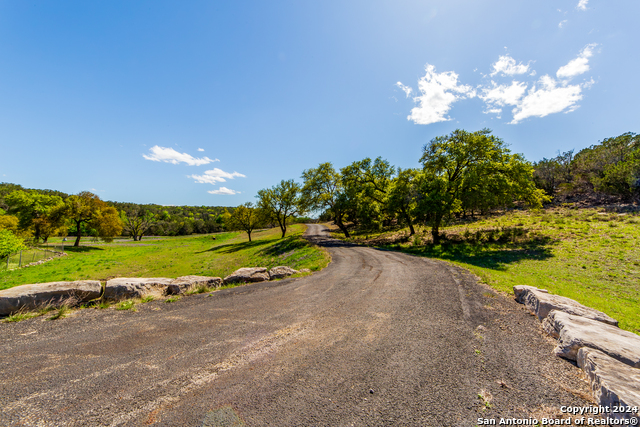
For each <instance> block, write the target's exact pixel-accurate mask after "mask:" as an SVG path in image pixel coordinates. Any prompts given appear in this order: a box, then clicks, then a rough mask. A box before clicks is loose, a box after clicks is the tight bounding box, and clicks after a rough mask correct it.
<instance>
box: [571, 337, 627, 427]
mask: <svg viewBox="0 0 640 427" xmlns="http://www.w3.org/2000/svg"><path fill="white" fill-rule="evenodd" d="M577 362H578V366H580V367H581V368H582V370H583V371H584V372H585V373H586V374H587V377H588V378H589V383H590V384H591V390H592V391H593V395H594V397H595V398H596V403H597V404H598V405H601V406H608V407H610V408H611V407H613V406H631V407H634V406H635V407H640V369H637V368H632V367H630V366H628V365H625V364H624V363H620V362H618V361H617V360H615V359H613V358H611V357H609V356H607V355H606V354H604V353H603V352H601V351H599V350H594V349H592V348H587V347H582V348H581V349H580V350H579V351H578V360H577ZM608 415H609V416H611V418H622V419H631V418H633V417H634V416H635V417H636V418H638V414H631V413H611V414H608ZM631 425H633V424H631Z"/></svg>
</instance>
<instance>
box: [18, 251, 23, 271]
mask: <svg viewBox="0 0 640 427" xmlns="http://www.w3.org/2000/svg"><path fill="white" fill-rule="evenodd" d="M20 267H22V251H20V260H19V261H18V268H20Z"/></svg>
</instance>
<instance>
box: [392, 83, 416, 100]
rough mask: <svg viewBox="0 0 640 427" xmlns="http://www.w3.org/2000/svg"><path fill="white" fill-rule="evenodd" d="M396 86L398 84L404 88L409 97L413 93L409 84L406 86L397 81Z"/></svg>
mask: <svg viewBox="0 0 640 427" xmlns="http://www.w3.org/2000/svg"><path fill="white" fill-rule="evenodd" d="M396 86H398V87H399V88H400V89H402V91H403V92H404V94H405V95H407V98H408V97H409V95H411V92H413V89H412V88H410V87H409V86H405V85H403V84H402V83H400V82H398V83H396Z"/></svg>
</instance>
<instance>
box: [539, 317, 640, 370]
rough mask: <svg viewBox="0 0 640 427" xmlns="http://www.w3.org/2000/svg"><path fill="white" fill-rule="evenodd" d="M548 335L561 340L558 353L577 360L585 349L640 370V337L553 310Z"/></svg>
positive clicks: (557, 347)
mask: <svg viewBox="0 0 640 427" xmlns="http://www.w3.org/2000/svg"><path fill="white" fill-rule="evenodd" d="M543 327H544V329H545V331H547V332H548V333H550V334H551V335H552V336H556V337H557V338H558V344H557V346H556V348H555V353H556V354H557V355H558V356H560V357H564V358H565V359H569V360H576V358H577V357H578V351H579V350H580V348H582V347H589V348H593V349H596V350H600V351H602V352H604V353H606V354H608V355H609V356H611V357H613V358H614V359H616V360H618V361H620V362H622V363H625V364H627V365H629V366H632V367H634V368H640V336H638V335H636V334H634V333H632V332H628V331H625V330H622V329H619V328H617V327H615V326H612V325H609V324H606V323H602V322H598V321H597V320H593V319H587V318H586V317H580V316H575V315H572V314H568V313H564V312H562V311H557V310H552V311H551V313H549V315H548V316H547V318H546V319H545V320H544V322H543Z"/></svg>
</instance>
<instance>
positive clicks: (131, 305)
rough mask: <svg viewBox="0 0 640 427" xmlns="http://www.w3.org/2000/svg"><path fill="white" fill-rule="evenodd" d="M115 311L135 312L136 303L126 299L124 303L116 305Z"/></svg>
mask: <svg viewBox="0 0 640 427" xmlns="http://www.w3.org/2000/svg"><path fill="white" fill-rule="evenodd" d="M116 310H131V311H136V310H137V309H136V302H135V301H134V300H132V299H128V300H126V301H122V302H119V303H118V304H117V305H116Z"/></svg>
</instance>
